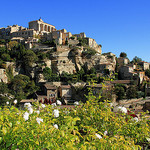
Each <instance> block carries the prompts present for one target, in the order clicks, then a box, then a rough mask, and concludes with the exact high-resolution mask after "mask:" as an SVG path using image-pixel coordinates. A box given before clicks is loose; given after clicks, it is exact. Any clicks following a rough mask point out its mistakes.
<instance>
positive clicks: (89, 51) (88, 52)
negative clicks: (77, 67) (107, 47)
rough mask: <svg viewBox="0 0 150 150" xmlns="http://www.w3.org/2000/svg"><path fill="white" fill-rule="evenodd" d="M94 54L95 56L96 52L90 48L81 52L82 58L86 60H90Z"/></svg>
mask: <svg viewBox="0 0 150 150" xmlns="http://www.w3.org/2000/svg"><path fill="white" fill-rule="evenodd" d="M95 54H96V51H95V49H92V48H88V49H87V50H86V51H83V52H82V56H84V57H86V58H91V57H92V56H94V55H95Z"/></svg>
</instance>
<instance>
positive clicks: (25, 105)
mask: <svg viewBox="0 0 150 150" xmlns="http://www.w3.org/2000/svg"><path fill="white" fill-rule="evenodd" d="M31 106H32V105H31V104H30V103H25V104H24V107H27V108H29V107H31Z"/></svg>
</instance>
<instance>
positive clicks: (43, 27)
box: [29, 19, 56, 33]
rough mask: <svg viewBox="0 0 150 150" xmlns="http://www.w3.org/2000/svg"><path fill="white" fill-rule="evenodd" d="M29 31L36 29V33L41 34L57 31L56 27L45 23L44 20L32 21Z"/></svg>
mask: <svg viewBox="0 0 150 150" xmlns="http://www.w3.org/2000/svg"><path fill="white" fill-rule="evenodd" d="M29 29H34V30H35V31H38V32H41V33H49V32H52V31H56V29H55V26H53V25H50V24H48V23H45V22H44V21H43V20H42V19H39V20H35V21H30V22H29Z"/></svg>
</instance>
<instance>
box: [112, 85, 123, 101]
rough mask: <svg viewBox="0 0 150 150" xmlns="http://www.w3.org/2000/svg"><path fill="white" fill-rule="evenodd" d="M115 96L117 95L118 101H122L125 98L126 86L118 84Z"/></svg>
mask: <svg viewBox="0 0 150 150" xmlns="http://www.w3.org/2000/svg"><path fill="white" fill-rule="evenodd" d="M114 92H115V94H116V95H117V100H121V99H123V98H124V96H125V89H124V86H123V85H121V84H117V85H116V86H115V89H114Z"/></svg>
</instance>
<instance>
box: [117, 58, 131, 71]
mask: <svg viewBox="0 0 150 150" xmlns="http://www.w3.org/2000/svg"><path fill="white" fill-rule="evenodd" d="M117 63H118V64H117V65H118V70H119V68H120V67H121V66H124V65H127V64H129V59H128V58H124V57H119V58H118V59H117Z"/></svg>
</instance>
